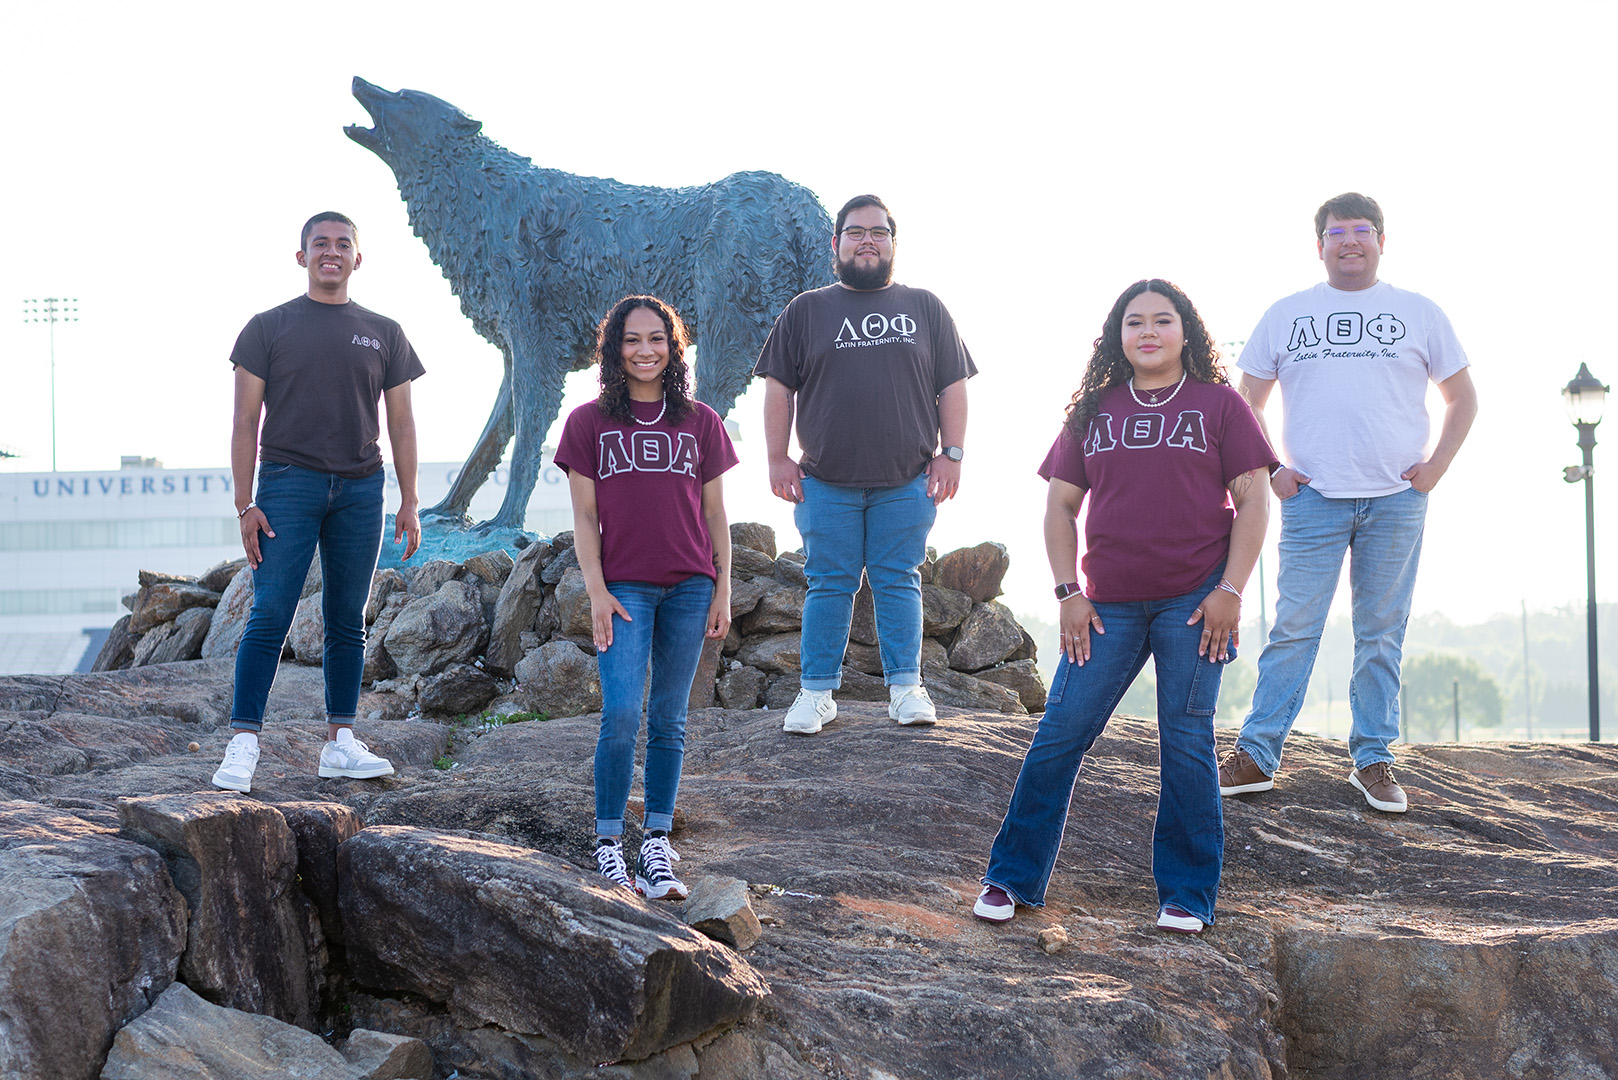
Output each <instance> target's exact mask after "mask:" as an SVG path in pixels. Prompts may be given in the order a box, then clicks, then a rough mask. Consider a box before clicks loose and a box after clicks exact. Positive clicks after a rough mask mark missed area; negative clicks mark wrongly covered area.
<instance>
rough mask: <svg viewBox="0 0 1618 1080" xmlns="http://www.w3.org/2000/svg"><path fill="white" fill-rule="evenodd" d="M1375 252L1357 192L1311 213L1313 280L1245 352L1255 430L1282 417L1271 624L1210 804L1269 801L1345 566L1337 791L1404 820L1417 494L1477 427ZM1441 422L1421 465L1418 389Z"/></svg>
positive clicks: (1452, 356) (1423, 321)
mask: <svg viewBox="0 0 1618 1080" xmlns="http://www.w3.org/2000/svg"><path fill="white" fill-rule="evenodd" d="M1386 243H1387V238H1386V237H1385V236H1384V234H1383V231H1382V208H1381V207H1379V206H1378V205H1377V204H1376V200H1374V199H1371V198H1368V197H1366V196H1364V195H1361V194H1359V193H1357V192H1348V193H1347V194H1344V195H1339V196H1337V197H1336V198H1334V199H1329V200H1327V201H1326V203H1325V204H1324V205H1322V206H1321V207H1320V209H1319V210H1318V211H1316V213H1315V247H1316V250H1317V251H1318V252H1319V255H1320V259H1321V261H1322V262H1324V263H1325V264H1326V281H1325V283H1324V284H1320V285H1316V286H1314V287H1313V288H1311V289H1305V290H1304V291H1303V292H1300V293H1295V294H1294V295H1292V296H1289V297H1287V298H1286V299H1284V300H1281V301H1279V302H1277V303H1276V304H1275V305H1274V306H1272V307H1271V308H1270V310H1269V311H1267V312H1265V314H1264V317H1263V318H1262V319H1261V320H1260V321H1259V324H1258V327H1257V329H1255V330H1254V331H1253V334H1252V336H1251V337H1250V338H1248V341H1247V345H1246V347H1245V348H1244V349H1243V350H1242V355H1241V358H1240V359H1239V360H1238V361H1237V365H1236V366H1237V367H1239V368H1240V369H1241V371H1242V378H1241V387H1240V389H1241V392H1242V394H1243V395H1244V396H1245V397H1246V398H1247V400H1248V402H1249V403H1250V404H1251V405H1252V406H1253V411H1254V412H1255V413H1257V414H1258V415H1259V418H1260V420H1262V419H1263V411H1262V410H1263V408H1264V405H1265V403H1266V402H1267V401H1268V400H1269V396H1270V391H1271V390H1273V389H1274V388H1275V385H1276V383H1277V382H1279V383H1280V384H1281V399H1282V401H1283V402H1284V403H1285V411H1284V424H1283V428H1282V442H1281V444H1280V445H1281V450H1282V458H1283V460H1284V461H1285V462H1286V464H1285V465H1282V466H1281V467H1279V468H1277V469H1276V470H1275V471H1274V473H1273V474H1272V475H1271V477H1270V487H1271V490H1273V491H1274V492H1275V494H1276V497H1277V498H1279V499H1280V500H1281V569H1280V574H1279V579H1278V582H1277V585H1278V588H1277V597H1276V604H1275V625H1274V627H1273V628H1272V629H1271V630H1270V640H1269V642H1268V643H1267V644H1266V645H1265V647H1264V652H1263V654H1262V655H1260V656H1259V661H1258V687H1257V689H1256V690H1254V692H1253V706H1252V709H1251V711H1249V712H1248V714H1247V718H1246V720H1244V721H1243V722H1242V730H1241V734H1240V735H1239V736H1238V737H1237V740H1236V748H1235V749H1234V750H1232V751H1231V752H1230V753H1228V754H1227V755H1225V757H1224V758H1223V759H1222V760H1221V761H1220V764H1219V793H1220V794H1221V795H1240V794H1244V793H1246V792H1253V791H1268V790H1270V789H1271V788H1273V787H1274V786H1275V779H1274V777H1275V773H1276V770H1277V769H1278V768H1279V767H1280V764H1281V747H1282V744H1283V743H1285V742H1286V737H1287V733H1288V732H1290V731H1291V729H1292V723H1293V721H1294V720H1296V719H1297V716H1298V710H1299V709H1300V708H1301V707H1302V706H1303V699H1304V692H1305V691H1306V690H1307V689H1308V686H1309V675H1310V673H1311V671H1312V670H1313V669H1314V663H1315V654H1316V652H1317V651H1318V650H1319V648H1320V633H1321V630H1322V629H1323V628H1324V627H1325V624H1326V615H1327V613H1328V612H1329V611H1330V609H1331V601H1332V596H1333V595H1334V594H1335V593H1336V592H1337V580H1338V577H1339V576H1340V574H1341V573H1342V567H1343V556H1344V555H1345V554H1347V555H1348V557H1349V577H1348V581H1349V590H1350V594H1351V596H1352V599H1353V622H1354V668H1353V674H1352V676H1351V678H1350V681H1349V708H1350V711H1351V713H1352V714H1353V727H1352V730H1351V733H1350V735H1349V740H1348V749H1349V754H1350V755H1351V756H1352V757H1353V759H1354V770H1353V771H1352V772H1351V773H1350V774H1349V776H1348V782H1349V783H1350V784H1352V785H1353V786H1354V787H1355V788H1356V789H1357V790H1358V791H1359V792H1360V793H1361V794H1363V795H1364V796H1365V801H1366V802H1367V803H1368V804H1370V805H1371V806H1372V807H1374V808H1376V809H1378V810H1382V811H1386V812H1388V813H1395V814H1399V813H1404V811H1405V810H1406V809H1408V807H1409V802H1408V800H1407V799H1406V796H1405V792H1404V789H1403V788H1401V787H1400V786H1399V784H1398V782H1397V781H1396V780H1395V779H1394V777H1393V752H1392V751H1391V750H1390V749H1389V747H1390V746H1391V744H1392V743H1393V741H1394V740H1395V739H1396V738H1398V736H1399V671H1400V662H1401V659H1402V656H1403V649H1404V636H1405V625H1406V623H1407V622H1408V621H1409V619H1410V599H1411V594H1412V592H1413V591H1414V589H1415V583H1416V564H1417V562H1418V560H1419V559H1420V557H1421V538H1422V529H1423V527H1424V525H1425V523H1426V518H1427V495H1428V492H1430V491H1432V490H1433V487H1434V486H1435V485H1436V484H1437V483H1438V481H1439V479H1440V478H1441V477H1443V475H1444V473H1445V471H1446V470H1448V469H1449V466H1450V463H1451V462H1452V461H1453V460H1454V458H1455V454H1456V452H1457V451H1459V450H1460V448H1461V443H1462V442H1463V441H1464V440H1465V439H1466V433H1467V431H1468V430H1469V429H1470V428H1471V426H1472V420H1473V418H1474V417H1475V416H1476V415H1477V393H1476V391H1475V390H1474V389H1473V387H1472V376H1471V375H1470V374H1469V373H1468V371H1467V364H1468V361H1467V358H1466V353H1465V352H1464V351H1463V350H1462V348H1461V343H1460V341H1459V340H1458V339H1457V338H1456V336H1455V331H1454V330H1453V329H1452V328H1451V326H1450V322H1449V319H1448V318H1446V317H1445V315H1444V313H1443V312H1442V311H1441V310H1439V307H1438V305H1437V304H1434V303H1433V302H1432V301H1431V300H1428V299H1427V298H1426V297H1424V296H1421V295H1420V294H1418V293H1413V292H1407V291H1405V290H1404V289H1397V288H1394V287H1393V286H1392V285H1389V284H1388V283H1387V282H1384V281H1380V280H1378V278H1377V266H1378V264H1379V262H1380V261H1381V258H1382V251H1383V248H1384V246H1385V245H1386ZM1429 381H1432V382H1434V383H1436V384H1437V385H1438V389H1439V392H1440V393H1441V394H1442V395H1443V398H1444V419H1443V424H1442V426H1441V427H1440V429H1439V435H1438V442H1437V444H1436V445H1435V446H1434V447H1433V448H1432V452H1431V453H1428V452H1427V449H1426V447H1427V439H1428V435H1429V434H1430V423H1429V418H1428V415H1427V404H1426V401H1427V383H1428V382H1429Z"/></svg>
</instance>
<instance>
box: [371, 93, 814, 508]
mask: <svg viewBox="0 0 1618 1080" xmlns="http://www.w3.org/2000/svg"><path fill="white" fill-rule="evenodd" d="M354 96H355V97H356V98H358V99H359V102H360V104H361V105H363V106H364V107H365V111H366V112H367V113H369V114H370V116H371V121H372V123H373V124H374V125H375V126H374V127H369V128H366V127H361V126H359V125H357V124H356V125H350V126H348V127H346V128H344V129H343V130H344V132H345V133H346V134H347V135H348V137H349V138H350V139H353V140H354V141H355V142H357V143H359V144H360V145H361V146H363V147H365V148H366V149H367V150H370V151H371V152H372V153H374V154H376V155H377V156H378V157H380V158H381V159H382V160H383V161H385V162H387V164H388V166H389V167H390V168H391V169H392V170H393V174H394V176H395V177H396V178H397V179H398V181H399V193H400V194H401V195H402V196H403V197H404V200H405V203H406V205H407V206H408V207H409V211H410V224H411V226H412V227H413V228H414V230H415V233H416V235H417V236H419V237H421V238H422V240H424V241H425V242H426V244H427V251H428V253H429V254H430V255H431V256H432V259H433V262H435V263H437V264H438V266H439V268H440V269H441V270H442V271H443V273H444V277H446V278H448V279H449V283H450V288H451V289H452V290H453V291H454V293H455V295H457V296H459V297H460V298H461V311H462V312H463V313H465V315H466V317H467V318H469V319H471V320H472V324H473V325H474V326H475V327H476V328H477V331H478V333H480V334H482V335H483V336H484V337H485V338H487V339H488V340H489V341H490V342H492V343H493V344H494V345H496V346H498V347H499V349H500V351H501V352H502V353H503V354H504V355H505V378H504V379H503V380H502V381H501V384H500V393H499V396H498V398H497V400H496V401H495V403H494V408H493V410H492V411H491V412H490V414H489V420H488V423H487V424H486V425H485V426H484V428H483V433H482V435H480V436H479V437H478V441H477V446H476V447H474V448H473V450H472V453H471V455H470V456H469V457H468V458H467V460H466V466H465V467H464V468H463V469H462V470H461V474H460V476H459V478H458V479H457V480H456V481H455V484H454V486H453V487H452V488H451V489H450V492H449V494H448V495H447V496H445V497H444V500H443V501H442V502H440V503H439V504H438V505H437V506H434V507H432V508H431V509H430V510H428V511H426V512H425V513H424V514H423V516H424V517H426V516H428V515H437V516H441V517H448V518H452V519H456V520H460V519H461V518H463V517H464V515H465V513H466V508H467V505H468V504H469V503H470V502H471V499H472V496H473V494H474V493H475V492H476V491H477V489H478V488H479V487H480V486H482V484H483V482H484V481H485V480H486V479H487V478H488V476H489V474H490V473H491V472H493V471H494V468H495V466H496V465H498V464H499V463H500V458H501V456H502V454H503V453H504V452H505V447H506V443H507V442H508V441H512V440H513V436H515V441H513V442H512V451H511V472H510V474H511V482H510V484H509V486H508V487H507V488H506V494H505V500H504V501H503V502H502V503H501V505H500V511H499V513H498V514H497V515H496V516H495V518H494V519H493V521H492V522H491V524H494V525H499V526H504V527H509V528H517V529H520V528H522V523H523V515H524V512H525V511H526V510H527V507H528V497H529V495H530V494H531V493H532V492H533V489H534V482H535V480H536V479H537V477H538V474H539V465H540V448H541V445H542V444H543V442H544V440H545V435H546V433H547V432H548V431H549V430H550V427H551V424H552V422H553V421H554V420H555V419H556V414H557V411H558V410H559V409H560V408H561V401H562V381H563V378H564V377H565V376H566V375H567V373H568V372H570V371H578V370H582V369H583V368H585V367H588V366H589V364H590V360H591V357H592V354H593V348H594V341H595V328H596V324H597V323H598V322H599V321H600V319H601V317H602V316H603V315H604V314H605V313H606V311H607V309H608V308H609V307H610V306H611V305H612V304H613V303H614V302H615V301H616V300H618V299H619V298H620V297H622V296H626V295H628V294H630V293H652V294H654V295H656V296H660V297H662V298H663V299H665V300H667V301H669V302H670V303H672V304H674V305H675V306H676V307H677V308H679V310H680V315H681V316H682V317H683V318H684V319H685V322H686V324H687V325H688V326H689V327H690V329H691V333H692V336H693V337H694V338H695V340H696V345H697V349H696V354H697V359H696V371H695V376H696V395H697V397H698V399H700V400H701V401H704V402H706V403H707V404H709V405H711V406H712V407H713V408H714V409H715V411H717V412H718V413H719V414H720V415H724V414H725V413H726V412H728V411H729V410H730V407H731V405H733V404H734V403H735V401H736V397H737V395H738V394H740V393H741V392H742V390H744V389H745V388H746V385H747V381H748V379H749V377H750V374H751V372H752V368H753V363H754V361H755V360H756V359H757V357H758V352H759V349H761V348H762V347H763V345H764V338H765V337H766V336H767V335H768V333H769V330H770V327H771V325H772V324H773V323H774V321H775V317H776V315H777V314H778V313H779V312H780V311H781V309H782V308H783V307H785V306H786V304H787V301H789V300H791V299H792V298H793V297H794V296H796V295H797V294H798V293H800V292H803V291H804V290H805V289H813V288H818V287H819V286H821V285H828V284H830V283H831V280H832V275H831V259H830V252H829V251H828V250H827V248H828V244H827V241H828V240H829V239H830V236H831V228H832V223H831V219H830V218H829V217H828V216H827V214H826V211H825V209H824V208H822V207H821V205H820V203H819V202H818V201H817V200H816V199H815V197H814V195H813V194H811V193H810V192H809V190H808V189H807V188H804V187H802V186H800V185H798V184H794V183H792V182H791V181H789V180H785V179H783V178H782V177H780V176H777V175H776V174H774V173H768V172H741V173H735V174H733V175H731V176H727V177H725V178H724V179H723V180H718V181H715V182H714V183H712V184H707V185H704V186H701V187H686V188H661V187H638V186H635V185H631V184H620V183H618V182H617V181H616V180H608V179H599V178H596V177H591V176H575V175H574V174H572V173H565V172H561V171H560V170H557V169H542V168H536V167H535V166H534V165H533V164H532V163H531V162H530V161H529V159H528V158H525V157H520V156H518V155H516V154H513V153H512V152H510V151H509V150H506V149H504V148H503V147H501V146H500V145H499V144H497V143H495V142H494V141H493V140H492V139H490V138H489V137H488V136H486V135H483V134H482V127H483V125H482V124H481V123H480V122H478V121H477V120H474V119H472V118H471V117H470V116H467V115H466V114H465V113H463V112H462V111H461V110H459V109H457V108H456V107H455V106H453V105H451V104H449V103H448V102H446V101H442V100H440V99H439V98H436V97H433V96H432V95H431V94H424V93H422V92H420V91H418V90H400V91H398V92H396V93H390V92H388V91H386V90H383V89H382V88H381V87H378V86H373V85H372V84H371V83H368V82H366V81H365V80H364V79H361V78H359V77H358V76H356V77H355V79H354Z"/></svg>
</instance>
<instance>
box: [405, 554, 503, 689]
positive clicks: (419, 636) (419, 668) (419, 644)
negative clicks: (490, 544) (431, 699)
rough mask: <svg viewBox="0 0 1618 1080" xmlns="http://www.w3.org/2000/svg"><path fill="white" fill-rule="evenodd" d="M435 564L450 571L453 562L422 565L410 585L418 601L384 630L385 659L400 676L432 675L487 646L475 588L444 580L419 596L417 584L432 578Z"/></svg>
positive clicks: (460, 582)
mask: <svg viewBox="0 0 1618 1080" xmlns="http://www.w3.org/2000/svg"><path fill="white" fill-rule="evenodd" d="M440 565H448V566H450V567H451V568H454V567H455V564H454V563H448V564H439V563H428V564H427V565H426V566H425V567H423V568H422V569H421V571H420V572H418V574H417V577H416V580H415V582H413V583H412V585H411V588H412V591H414V592H417V593H418V598H417V599H415V600H412V601H411V602H410V603H408V604H406V605H405V608H404V610H403V611H401V612H399V614H398V615H397V616H396V617H395V618H394V620H393V624H392V625H391V626H389V627H388V632H387V636H386V639H385V644H386V645H387V649H388V655H389V656H390V657H392V658H393V662H394V664H396V665H397V666H398V669H399V670H400V671H401V672H408V673H411V674H421V675H434V674H437V673H438V672H440V671H442V670H444V669H445V668H446V667H448V666H449V665H451V664H454V663H468V662H470V661H471V660H472V659H473V658H474V657H476V656H477V655H478V654H479V653H481V652H482V651H483V647H484V645H485V644H486V643H487V642H488V639H489V629H488V625H487V624H486V623H485V622H484V621H483V598H482V596H481V595H480V594H479V592H478V589H477V587H476V586H474V585H470V584H468V583H466V582H464V581H454V580H445V581H444V582H443V583H442V584H441V585H439V587H438V588H437V589H435V590H434V591H433V592H432V593H430V594H428V595H425V596H421V595H419V593H420V583H421V582H422V580H423V579H424V578H426V579H429V580H430V579H431V578H433V577H434V576H435V573H436V571H435V570H434V568H435V567H438V566H440Z"/></svg>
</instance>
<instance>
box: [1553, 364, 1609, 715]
mask: <svg viewBox="0 0 1618 1080" xmlns="http://www.w3.org/2000/svg"><path fill="white" fill-rule="evenodd" d="M1609 389H1611V387H1607V386H1603V385H1601V380H1600V379H1598V378H1596V377H1595V376H1594V375H1592V374H1590V368H1589V367H1588V366H1587V365H1585V364H1580V365H1579V373H1578V374H1577V375H1575V376H1573V381H1572V382H1570V383H1568V384H1567V385H1566V386H1564V387H1562V399H1563V401H1565V402H1566V403H1567V418H1568V419H1569V420H1571V421H1573V426H1574V427H1575V428H1577V429H1578V432H1579V449H1580V450H1582V451H1584V464H1583V465H1569V466H1568V467H1567V468H1565V469H1563V470H1562V479H1564V480H1566V481H1567V482H1568V483H1570V484H1576V483H1578V482H1579V481H1580V480H1583V481H1584V576H1585V588H1586V599H1585V631H1584V636H1585V648H1586V649H1587V650H1588V651H1589V665H1590V674H1589V684H1590V741H1591V742H1600V741H1601V684H1600V681H1599V673H1598V672H1597V670H1596V497H1595V491H1594V488H1593V487H1592V485H1591V480H1590V474H1591V473H1592V472H1594V470H1595V458H1594V455H1593V453H1592V452H1593V451H1594V450H1595V448H1596V425H1597V424H1599V423H1601V412H1602V409H1603V408H1604V407H1605V405H1606V403H1607V391H1608V390H1609Z"/></svg>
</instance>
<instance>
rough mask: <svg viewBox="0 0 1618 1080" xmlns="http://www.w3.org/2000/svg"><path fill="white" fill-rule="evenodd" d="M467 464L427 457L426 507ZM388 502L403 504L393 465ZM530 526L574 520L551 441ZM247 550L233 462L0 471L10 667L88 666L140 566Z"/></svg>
mask: <svg viewBox="0 0 1618 1080" xmlns="http://www.w3.org/2000/svg"><path fill="white" fill-rule="evenodd" d="M460 468H461V466H460V464H459V463H443V462H437V463H424V464H422V465H421V466H419V467H418V469H417V476H418V486H419V487H420V490H421V504H422V506H423V507H427V506H432V505H433V504H435V503H436V502H438V501H439V500H440V499H442V498H443V497H444V495H445V494H447V493H448V491H449V488H450V485H451V484H452V483H453V482H454V480H455V477H456V475H457V474H458V473H459V471H460ZM506 481H507V474H506V470H505V469H504V468H503V467H502V468H500V469H497V470H496V471H495V474H494V475H493V476H492V477H490V478H489V481H488V482H487V483H485V484H484V485H483V487H482V488H481V489H480V490H479V491H478V494H477V497H476V498H475V499H474V500H473V502H472V506H471V508H470V513H471V515H472V518H473V519H474V520H477V521H482V520H486V519H488V518H490V517H493V516H494V514H495V513H496V512H497V511H498V510H499V508H500V500H501V499H502V498H504V496H505V486H506ZM387 505H388V511H389V512H390V513H391V512H392V511H393V510H394V508H396V507H397V505H398V481H397V480H396V479H395V478H394V476H393V470H392V466H391V465H390V466H388V496H387ZM525 525H526V527H527V528H528V530H529V531H530V532H537V533H542V534H547V535H548V534H553V533H558V532H562V531H564V530H567V529H571V528H572V527H573V514H572V509H571V504H570V501H569V499H568V485H567V475H566V474H565V473H564V472H562V470H560V469H558V468H556V466H555V465H554V464H553V463H552V460H551V452H550V449H549V448H546V450H545V455H544V461H543V465H542V467H541V469H540V475H539V481H538V483H536V484H535V485H534V493H533V496H532V497H531V498H530V499H529V500H528V517H527V521H526V522H525ZM391 541H392V537H391V535H390V536H386V537H384V540H383V542H384V543H390V542H391ZM241 554H242V544H241V533H240V532H239V530H238V529H237V524H236V507H235V497H234V493H233V492H232V490H231V476H230V469H229V467H228V466H225V467H220V468H211V469H165V468H163V466H162V463H161V462H158V461H156V460H154V459H152V458H140V457H126V458H124V459H123V463H122V467H121V468H120V469H118V471H116V472H46V473H23V472H0V675H11V674H20V673H40V674H50V673H60V672H68V671H75V670H85V671H87V670H89V666H90V664H91V662H93V661H94V660H95V656H96V653H97V652H98V651H100V648H101V642H102V641H103V640H105V637H106V632H107V630H109V629H110V628H111V627H112V625H113V624H114V623H115V622H117V621H118V620H119V619H120V618H121V617H123V616H124V615H125V614H126V613H127V611H128V609H127V608H125V607H124V606H123V604H122V598H123V597H124V596H125V595H127V594H129V593H132V592H134V591H135V590H136V588H137V580H136V577H137V574H138V573H139V571H141V570H154V571H158V572H160V573H168V574H200V573H201V572H202V571H204V570H206V569H208V568H209V567H210V566H213V565H214V564H216V563H219V562H224V561H226V560H228V559H234V558H238V557H239V556H241Z"/></svg>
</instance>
